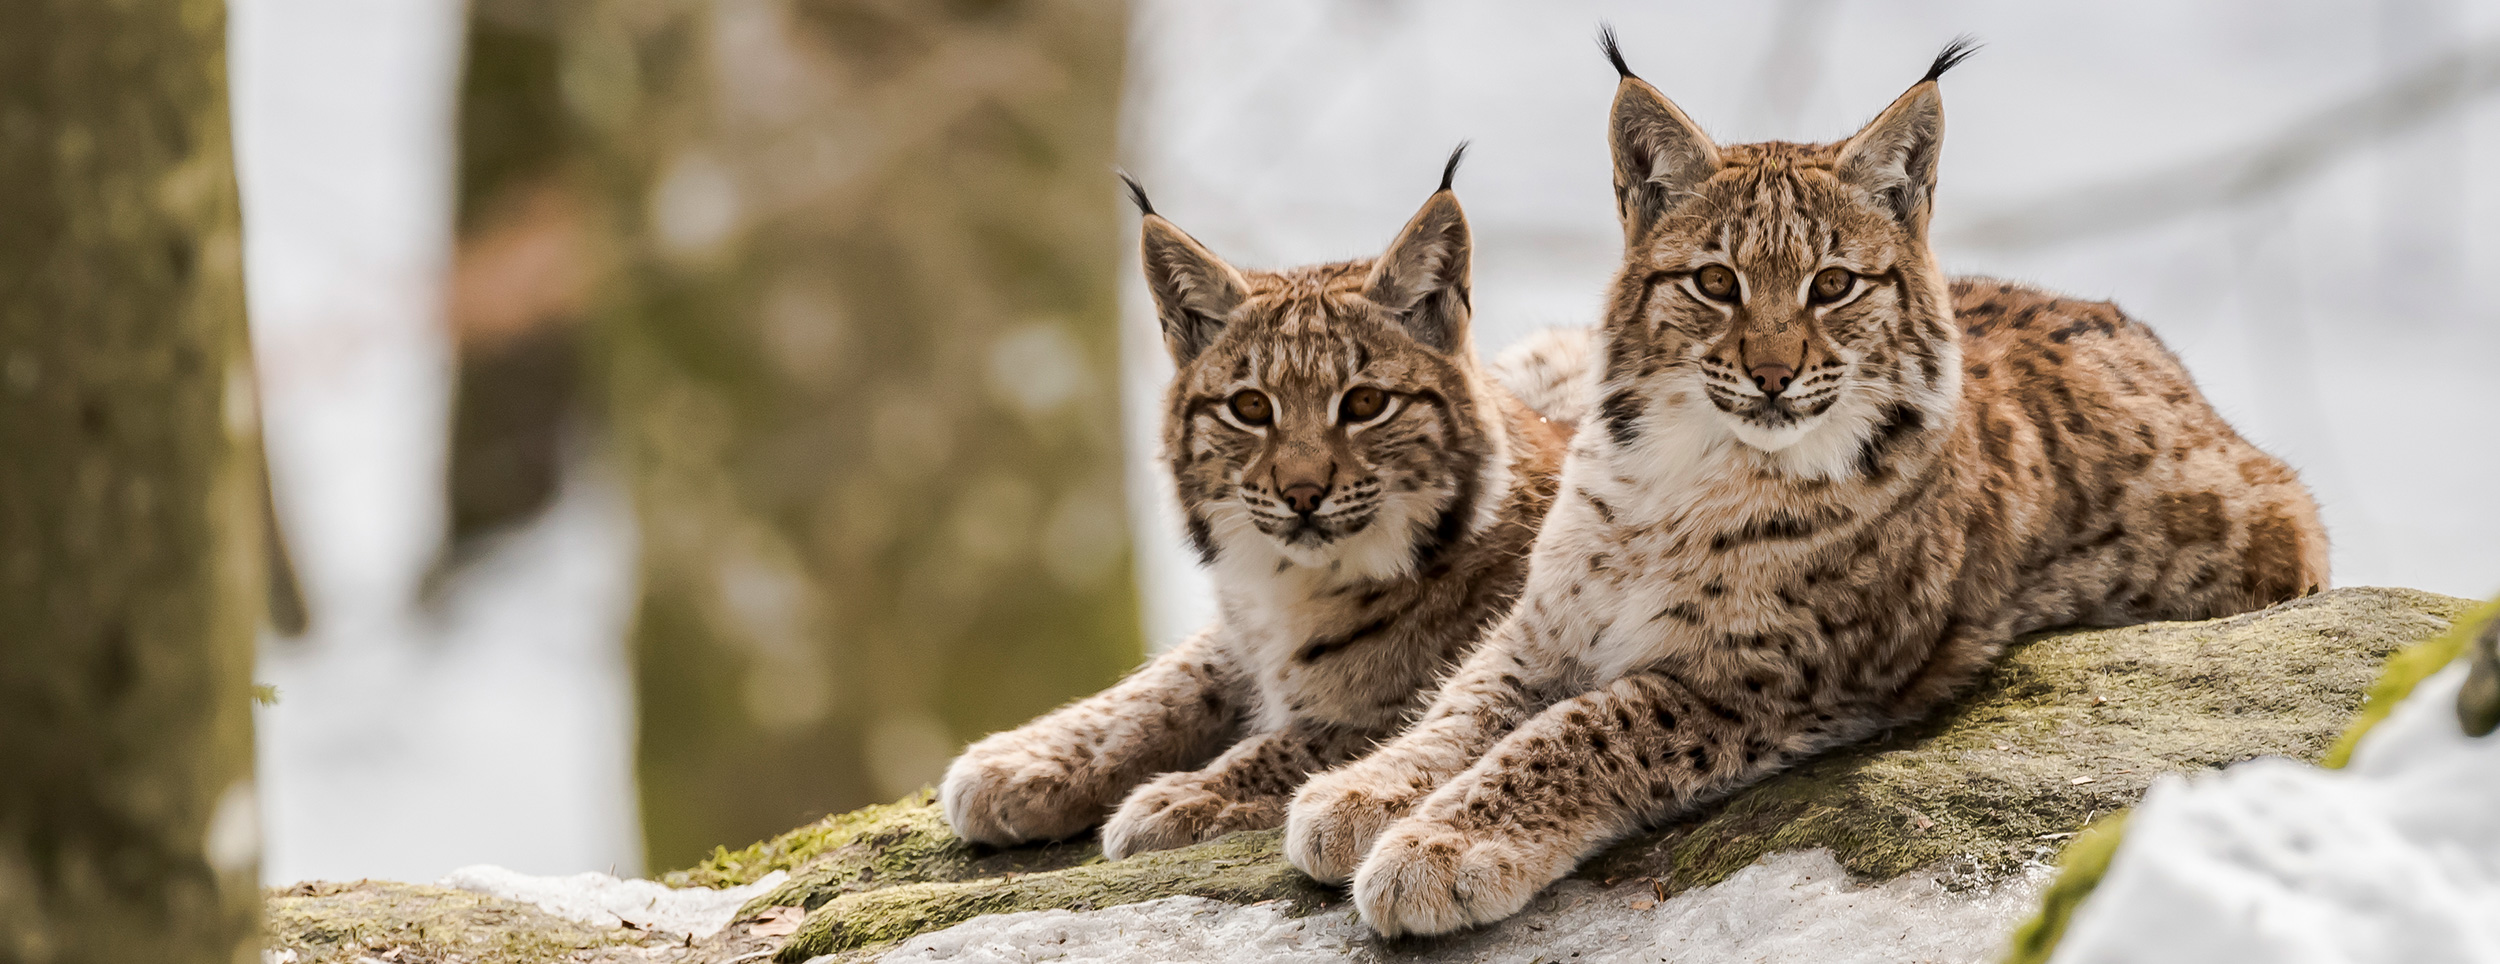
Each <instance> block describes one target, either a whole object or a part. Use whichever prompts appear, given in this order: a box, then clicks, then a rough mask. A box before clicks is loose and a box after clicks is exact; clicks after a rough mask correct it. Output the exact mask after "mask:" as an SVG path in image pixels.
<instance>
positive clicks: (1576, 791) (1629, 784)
mask: <svg viewBox="0 0 2500 964" xmlns="http://www.w3.org/2000/svg"><path fill="white" fill-rule="evenodd" d="M1731 717H1733V718H1731ZM1806 736H1807V735H1806V734H1803V733H1798V732H1791V731H1790V730H1789V728H1788V724H1785V723H1783V722H1782V721H1781V719H1779V718H1778V717H1777V716H1766V717H1765V718H1762V719H1755V718H1751V717H1748V716H1745V715H1743V714H1739V713H1736V712H1735V711H1733V710H1730V709H1729V708H1727V707H1725V706H1720V705H1716V704H1713V703H1711V702H1710V701H1708V700H1705V699H1703V698H1701V697H1700V696H1698V695H1696V694H1695V693H1693V692H1692V691H1691V690H1690V689H1687V688H1686V687H1684V686H1682V685H1680V684H1679V683H1677V682H1676V681H1675V680H1673V679H1672V678H1670V677H1667V676H1664V675H1660V674H1653V673H1643V674H1635V675H1632V676H1627V677H1624V678H1622V679H1618V680H1616V681H1615V682H1613V683H1611V684H1608V685H1606V686H1604V687H1601V688H1599V689H1597V690H1595V691H1592V692H1589V693H1586V694H1583V695H1581V696H1578V697H1574V698H1572V699H1569V700H1565V701H1563V702H1561V703H1557V704H1555V705H1554V706H1553V707H1552V708H1550V709H1547V710H1545V711H1544V712H1542V713H1539V714H1537V716H1536V718H1534V719H1532V720H1529V721H1528V722H1526V723H1524V724H1522V725H1521V726H1520V727H1519V728H1518V729H1517V730H1515V731H1513V732H1512V733H1511V734H1510V735H1509V736H1507V737H1504V738H1503V739H1502V741H1501V742H1500V743H1497V744H1495V745H1494V746H1493V748H1492V749H1491V750H1490V751H1488V752H1486V753H1485V755H1484V757H1483V758H1482V759H1480V760H1478V761H1476V763H1475V765H1473V766H1471V767H1469V768H1468V769H1467V771H1466V772H1464V773H1461V774H1459V775H1458V776H1457V777H1455V778H1452V779H1451V780H1450V781H1449V782H1448V783H1446V784H1444V785H1443V786H1442V787H1441V788H1440V789H1439V790H1435V791H1433V793H1432V795H1431V796H1429V797H1427V798H1425V799H1424V801H1423V802H1422V803H1420V804H1418V805H1416V807H1415V808H1414V811H1413V812H1412V813H1410V814H1408V815H1407V816H1406V817H1404V818H1403V819H1400V820H1399V821H1397V822H1396V823H1394V824H1391V825H1390V827H1389V828H1388V830H1387V831H1386V832H1384V833H1382V834H1381V836H1380V839H1379V842H1378V843H1376V844H1374V845H1373V847H1372V850H1371V853H1370V855H1369V856H1368V857H1366V858H1365V859H1364V861H1363V864H1362V868H1361V869H1360V870H1358V871H1356V873H1355V875H1354V900H1355V906H1356V907H1357V908H1359V909H1360V910H1361V911H1362V914H1363V919H1364V920H1366V921H1369V922H1370V923H1371V925H1372V927H1373V928H1374V929H1376V930H1378V931H1379V932H1380V933H1381V934H1383V935H1385V936H1392V937H1394V936H1397V935H1401V934H1439V933H1445V932H1448V931H1452V930H1457V929H1459V928H1462V927H1472V926H1475V925H1479V924H1486V923H1490V922H1493V921H1497V920H1501V919H1502V918H1505V917H1508V916H1510V915H1512V914H1514V913H1517V912H1518V911H1519V909H1520V908H1521V907H1524V906H1526V905H1527V902H1528V900H1529V898H1531V897H1534V896H1536V893H1537V891H1539V890H1542V889H1544V888H1545V885H1547V884H1550V883H1553V882H1554V881H1556V880H1559V879H1561V878H1562V877H1563V875H1565V874H1568V873H1570V872H1571V869H1572V868H1573V867H1574V866H1576V865H1578V864H1579V862H1580V860H1581V859H1582V858H1584V857H1586V856H1588V855H1589V854H1590V853H1592V852H1594V851H1596V850H1597V849H1598V848H1599V847H1602V846H1604V845H1606V844H1607V843H1609V842H1611V841H1613V840H1615V839H1616V838H1618V837H1621V836H1623V835H1625V834H1628V833H1631V832H1633V831H1635V830H1638V829H1640V828H1641V827H1642V826H1644V825H1645V824H1647V823H1649V822H1651V821H1653V820H1656V819H1658V818H1660V817H1663V816H1665V815H1668V814H1671V813H1675V812H1677V811H1680V810H1682V809H1684V808H1685V807H1688V806H1691V805H1692V804H1694V803H1696V802H1699V801H1701V800H1706V799H1709V798H1712V797H1715V796H1718V795H1720V794H1723V793H1725V792H1727V791H1728V790H1730V789H1732V788H1734V787H1737V786H1740V785H1742V784H1744V783H1745V782H1747V781H1750V780H1753V779H1756V778H1758V777H1760V776H1761V775H1763V774H1765V773H1768V772H1770V771H1772V770H1774V769H1777V768H1778V767H1780V766H1782V765H1784V764H1785V763H1786V762H1787V761H1789V760H1790V759H1792V758H1793V757H1794V755H1795V752H1794V749H1793V748H1796V747H1800V746H1802V745H1804V744H1805V741H1806Z"/></svg>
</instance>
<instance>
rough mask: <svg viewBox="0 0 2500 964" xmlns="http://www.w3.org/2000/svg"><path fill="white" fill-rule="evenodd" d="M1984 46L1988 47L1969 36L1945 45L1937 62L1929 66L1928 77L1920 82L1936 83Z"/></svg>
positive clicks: (1957, 38) (1963, 36) (1965, 35)
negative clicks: (1946, 72) (1937, 79)
mask: <svg viewBox="0 0 2500 964" xmlns="http://www.w3.org/2000/svg"><path fill="white" fill-rule="evenodd" d="M1984 46H1987V45H1986V44H1982V43H1980V42H1979V38H1977V37H1973V36H1971V35H1969V34H1963V35H1961V36H1959V37H1955V38H1953V42H1952V43H1949V44H1946V45H1944V49H1943V50H1940V51H1937V52H1936V62H1935V63H1932V64H1929V65H1927V76H1925V77H1921V78H1919V79H1918V82H1919V83H1922V84H1925V83H1932V82H1934V81H1935V79H1936V78H1938V77H1942V76H1944V72H1945V71H1948V70H1952V69H1953V68H1954V66H1955V65H1957V64H1960V63H1961V62H1962V61H1964V60H1967V59H1969V58H1970V55H1972V54H1975V53H1978V52H1979V48H1981V47H1984Z"/></svg>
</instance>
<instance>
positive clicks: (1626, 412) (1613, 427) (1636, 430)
mask: <svg viewBox="0 0 2500 964" xmlns="http://www.w3.org/2000/svg"><path fill="white" fill-rule="evenodd" d="M1648 405H1649V402H1648V400H1647V399H1644V398H1642V397H1641V396H1640V393H1639V392H1635V391H1632V390H1631V389H1628V388H1627V389H1623V390H1620V391H1617V392H1615V393H1614V394H1611V395H1608V396H1606V399H1605V401H1602V402H1599V403H1598V405H1597V410H1598V413H1599V418H1601V419H1603V420H1604V421H1605V423H1606V435H1607V437H1608V438H1612V439H1614V440H1615V444H1616V445H1618V446H1624V445H1630V444H1632V443H1633V442H1634V441H1635V440H1637V439H1639V438H1640V437H1641V428H1640V425H1639V424H1637V423H1638V422H1639V420H1640V417H1641V409H1643V408H1646V407H1648Z"/></svg>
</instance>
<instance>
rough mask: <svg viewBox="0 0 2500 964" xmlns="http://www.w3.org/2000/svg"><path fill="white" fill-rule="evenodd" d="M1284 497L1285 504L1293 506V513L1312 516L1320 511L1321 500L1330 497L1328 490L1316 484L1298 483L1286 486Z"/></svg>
mask: <svg viewBox="0 0 2500 964" xmlns="http://www.w3.org/2000/svg"><path fill="white" fill-rule="evenodd" d="M1284 495H1285V504H1286V505H1288V506H1291V507H1292V508H1293V511H1295V512H1298V513H1301V514H1303V515H1310V514H1311V513H1314V512H1317V511H1319V503H1320V500H1321V499H1325V498H1327V497H1328V490H1327V489H1324V488H1321V487H1320V486H1318V485H1317V484H1314V483H1310V482H1297V483H1295V484H1293V485H1288V486H1286V487H1285V492H1284Z"/></svg>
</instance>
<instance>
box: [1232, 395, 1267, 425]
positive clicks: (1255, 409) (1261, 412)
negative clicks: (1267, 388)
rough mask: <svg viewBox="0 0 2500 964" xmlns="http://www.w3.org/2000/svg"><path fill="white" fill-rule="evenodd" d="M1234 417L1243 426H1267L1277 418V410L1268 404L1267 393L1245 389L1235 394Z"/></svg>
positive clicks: (1233, 403) (1233, 401)
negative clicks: (1271, 420) (1270, 420)
mask: <svg viewBox="0 0 2500 964" xmlns="http://www.w3.org/2000/svg"><path fill="white" fill-rule="evenodd" d="M1231 404H1232V406H1233V417H1234V418H1237V419H1240V420H1241V424H1243V425H1265V424H1267V422H1268V420H1269V419H1272V418H1275V417H1276V409H1275V408H1274V407H1273V406H1271V405H1269V404H1268V401H1267V393H1266V392H1262V391H1259V390H1258V389H1255V388H1245V389H1242V390H1240V391H1238V392H1234V393H1233V399H1232V403H1231Z"/></svg>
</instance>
